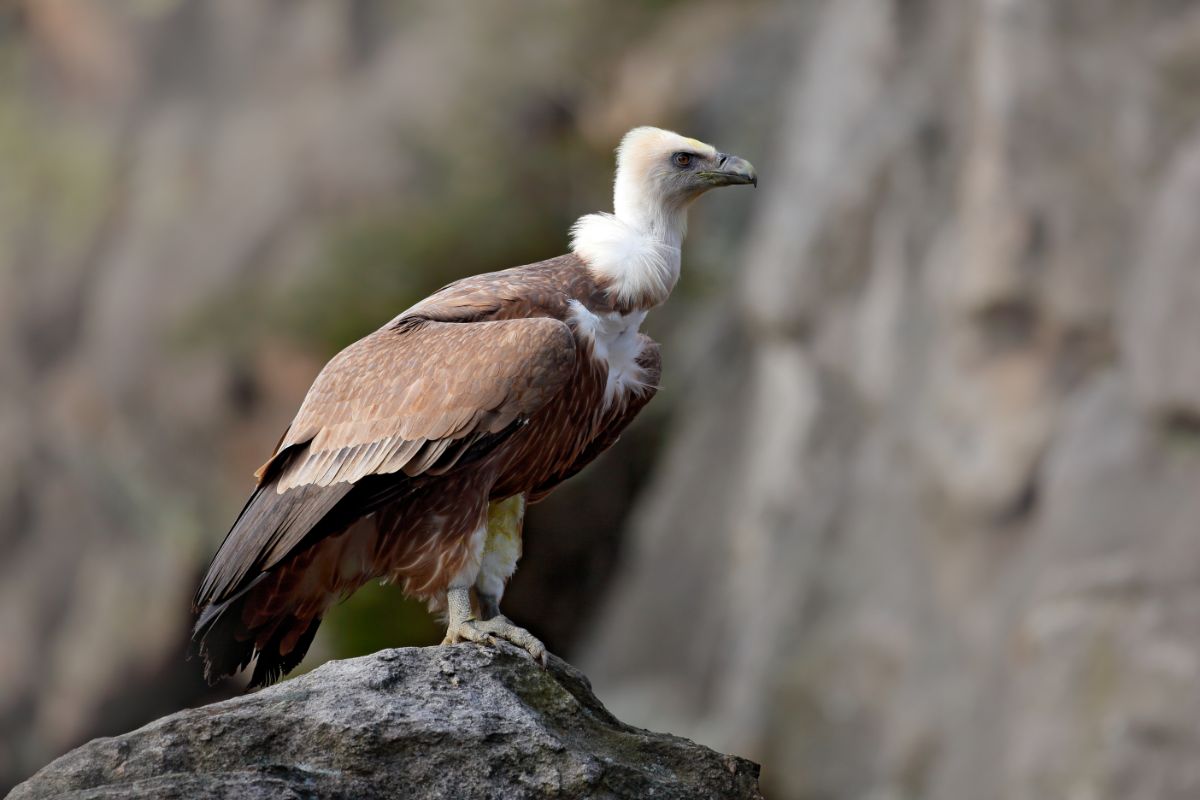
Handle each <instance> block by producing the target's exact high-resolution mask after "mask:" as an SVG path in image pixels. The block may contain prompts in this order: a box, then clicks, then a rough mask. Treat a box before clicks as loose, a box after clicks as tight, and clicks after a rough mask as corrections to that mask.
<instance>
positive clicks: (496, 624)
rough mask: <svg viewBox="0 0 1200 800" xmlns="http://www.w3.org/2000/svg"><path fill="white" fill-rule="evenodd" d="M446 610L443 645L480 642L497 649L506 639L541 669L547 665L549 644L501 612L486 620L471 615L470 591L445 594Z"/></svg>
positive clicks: (451, 591)
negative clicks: (518, 625)
mask: <svg viewBox="0 0 1200 800" xmlns="http://www.w3.org/2000/svg"><path fill="white" fill-rule="evenodd" d="M493 604H494V601H493ZM446 610H447V612H448V615H449V617H450V621H449V623H448V624H447V625H446V638H444V639H442V644H458V643H459V642H478V643H479V644H487V645H493V646H494V645H495V644H496V640H497V639H503V640H505V641H506V642H512V643H513V644H515V645H516V646H517V647H520V648H521V649H523V650H525V651H526V652H527V653H529V655H531V656H533V660H534V661H536V662H537V663H538V664H540V665H541V666H542V667H545V666H546V659H547V655H546V645H544V644H542V643H541V642H540V641H538V639H537V637H536V636H534V635H533V634H532V633H530V632H529V631H527V630H525V629H524V628H518V627H517V626H516V625H513V624H512V622H511V621H510V620H509V619H508V617H506V616H504V615H503V614H501V613H499V612H498V611H497V612H496V613H495V615H494V616H492V617H491V618H490V619H486V620H481V619H476V618H475V617H474V616H472V614H471V594H470V589H462V588H458V589H450V590H449V591H448V592H447V593H446Z"/></svg>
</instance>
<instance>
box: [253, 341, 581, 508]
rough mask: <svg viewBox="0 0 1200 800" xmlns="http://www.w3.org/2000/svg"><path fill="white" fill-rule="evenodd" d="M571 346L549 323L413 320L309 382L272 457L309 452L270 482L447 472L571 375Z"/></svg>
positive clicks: (278, 487) (286, 484)
mask: <svg viewBox="0 0 1200 800" xmlns="http://www.w3.org/2000/svg"><path fill="white" fill-rule="evenodd" d="M574 360H575V341H574V338H573V337H572V335H571V332H570V330H569V329H568V328H567V326H566V325H565V324H563V323H562V322H559V321H558V320H555V319H549V318H537V319H518V320H503V321H495V322H476V323H470V324H463V323H456V322H432V321H427V320H418V321H415V322H414V323H411V324H402V325H401V326H400V327H399V328H398V329H395V328H385V329H383V330H381V331H378V332H377V333H375V334H373V335H371V336H368V337H367V338H365V339H363V340H361V341H360V342H358V343H357V344H355V345H352V346H350V347H349V348H347V349H346V350H344V351H342V352H341V353H340V354H339V355H338V356H337V357H335V358H334V359H333V361H331V362H329V364H328V366H326V368H325V369H324V370H323V371H322V372H321V374H320V375H319V376H318V377H317V380H316V382H315V383H314V384H313V386H312V388H311V389H310V390H309V392H308V396H307V397H306V398H305V399H304V404H303V405H302V406H301V407H300V411H299V412H298V413H297V414H296V419H295V420H294V421H293V422H292V425H291V427H290V429H289V430H288V433H287V435H286V436H284V438H283V441H282V442H281V443H280V446H279V452H280V453H282V452H284V451H286V450H287V449H288V448H291V447H295V446H300V445H307V448H306V450H305V452H304V454H303V456H302V457H300V458H295V459H292V460H291V461H290V462H289V463H288V464H287V466H286V467H285V468H284V469H283V470H282V472H281V473H280V475H279V478H278V479H277V480H276V482H275V491H276V492H277V493H280V494H282V493H283V492H286V491H288V490H289V489H294V488H296V487H299V486H306V485H317V486H329V485H331V484H335V483H341V482H348V483H353V482H355V481H357V480H360V479H361V478H363V477H364V476H366V475H375V474H388V473H392V472H396V471H399V470H404V472H405V473H406V474H408V475H410V476H413V475H419V474H421V473H423V472H427V471H430V470H431V469H432V468H434V466H435V465H437V467H438V468H440V469H443V470H444V469H445V468H446V467H448V466H450V465H451V463H452V461H453V459H452V458H449V459H445V458H442V456H443V455H444V454H445V453H446V452H447V450H450V449H451V448H454V450H452V453H453V452H455V451H458V452H461V450H462V449H464V448H465V446H466V445H467V444H468V443H469V441H471V440H473V439H474V438H477V437H478V436H482V435H486V434H489V433H498V432H500V431H502V430H504V429H505V428H507V427H508V426H509V425H511V424H512V423H513V421H514V420H516V419H517V418H518V417H521V416H527V415H529V414H532V413H533V412H534V411H536V410H537V409H539V408H541V407H542V406H543V405H544V404H545V403H546V401H548V400H549V399H550V398H551V397H553V396H554V395H555V394H556V393H557V392H558V391H559V390H560V389H562V387H563V385H564V384H565V383H566V381H567V378H568V377H569V376H570V373H571V369H572V367H573V365H574Z"/></svg>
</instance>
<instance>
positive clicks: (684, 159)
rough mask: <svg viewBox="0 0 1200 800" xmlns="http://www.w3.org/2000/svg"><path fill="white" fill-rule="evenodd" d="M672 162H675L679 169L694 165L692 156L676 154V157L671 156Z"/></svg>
mask: <svg viewBox="0 0 1200 800" xmlns="http://www.w3.org/2000/svg"><path fill="white" fill-rule="evenodd" d="M671 161H673V162H674V163H675V166H677V167H680V168H682V167H686V166H688V165H689V164H691V163H692V154H691V153H676V154H675V155H673V156H671Z"/></svg>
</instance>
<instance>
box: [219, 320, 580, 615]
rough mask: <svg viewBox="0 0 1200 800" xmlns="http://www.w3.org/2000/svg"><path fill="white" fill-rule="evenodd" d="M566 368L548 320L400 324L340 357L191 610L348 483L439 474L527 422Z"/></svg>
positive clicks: (288, 542) (310, 521)
mask: <svg viewBox="0 0 1200 800" xmlns="http://www.w3.org/2000/svg"><path fill="white" fill-rule="evenodd" d="M574 360H575V342H574V338H573V337H572V335H571V332H570V329H568V328H567V326H566V325H565V324H563V323H562V322H560V321H558V320H555V319H550V318H532V319H514V320H503V321H490V322H472V323H457V322H455V323H451V322H433V321H429V320H426V319H420V318H414V319H401V320H399V321H398V322H397V323H395V324H393V325H390V326H388V327H385V328H382V329H380V330H379V331H376V332H375V333H373V334H371V335H370V336H368V337H366V338H364V339H361V340H360V341H358V342H356V343H355V344H353V345H351V346H350V347H348V348H346V349H345V350H343V351H342V352H341V353H339V354H338V355H337V356H335V357H334V358H333V360H332V361H330V362H329V364H327V365H326V366H325V369H323V370H322V371H321V374H320V375H318V376H317V379H316V381H315V382H314V383H313V386H312V388H311V389H309V392H308V395H307V396H306V397H305V399H304V403H303V404H302V405H301V407H300V411H299V412H298V413H297V414H296V418H295V420H293V422H292V424H291V426H290V427H289V429H288V432H287V433H286V434H285V435H284V438H283V440H282V441H281V442H280V444H279V447H278V448H277V450H276V453H275V455H274V456H272V458H271V460H270V461H268V462H267V464H265V465H264V466H263V468H262V469H260V470H259V477H260V481H261V483H260V486H259V488H258V490H257V491H256V492H255V493H254V495H253V496H252V497H251V498H250V501H249V502H248V503H247V505H246V508H245V509H243V511H242V514H241V516H239V518H238V520H237V521H236V522H235V523H234V526H233V529H232V530H230V532H229V535H228V536H227V537H226V538H225V541H224V543H223V544H222V545H221V548H220V550H218V552H217V555H216V556H215V557H214V558H213V562H212V564H211V566H210V567H209V571H208V574H207V575H206V577H205V579H204V582H203V584H202V585H201V588H200V592H199V593H198V595H197V598H196V604H197V606H201V605H203V604H205V603H209V602H214V601H219V600H222V599H224V598H227V597H229V596H231V595H233V594H234V593H236V592H237V591H239V590H240V589H241V588H242V587H243V586H244V585H245V583H246V581H247V580H250V579H251V578H252V577H253V575H254V574H255V573H258V572H262V571H265V570H269V569H271V568H272V567H274V566H275V565H276V564H278V563H279V562H280V561H282V560H283V559H284V558H285V557H287V555H288V554H289V553H290V552H291V551H292V550H293V549H294V548H295V547H296V546H297V545H298V544H299V543H300V542H301V541H302V540H303V539H304V537H305V536H306V535H308V533H309V532H310V531H311V530H313V528H314V526H315V525H317V523H318V522H320V521H321V519H322V518H323V517H324V516H325V515H326V514H327V513H328V512H330V511H332V510H333V509H334V508H335V506H336V504H337V503H338V502H339V501H340V500H341V499H342V498H343V497H344V496H346V495H347V493H348V492H349V490H350V488H351V486H352V485H354V484H355V482H357V481H360V480H361V479H363V478H365V477H367V476H369V475H384V474H388V473H394V472H397V471H400V470H403V471H404V472H405V473H406V474H408V475H418V474H420V473H422V472H427V471H438V470H445V469H447V468H449V466H451V465H452V464H453V462H454V461H455V460H456V459H457V458H458V456H460V455H461V454H462V453H463V452H464V451H465V450H466V448H467V447H469V446H470V445H471V444H472V443H474V442H476V441H478V440H479V439H480V438H481V437H484V436H487V435H488V434H494V433H498V432H500V431H502V430H504V429H505V428H507V427H508V426H509V425H511V424H512V423H513V422H514V421H515V420H517V419H518V418H519V417H523V416H527V415H529V414H532V413H533V412H535V411H536V410H537V409H539V408H541V407H542V405H544V404H545V403H546V402H547V401H548V400H549V399H550V398H551V397H553V396H554V394H556V393H557V392H558V391H559V390H561V388H562V387H563V386H564V384H565V383H566V381H567V379H568V378H569V376H570V374H571V370H572V369H573V365H574ZM352 521H353V520H348V521H347V524H348V523H349V522H352ZM331 532H336V531H331Z"/></svg>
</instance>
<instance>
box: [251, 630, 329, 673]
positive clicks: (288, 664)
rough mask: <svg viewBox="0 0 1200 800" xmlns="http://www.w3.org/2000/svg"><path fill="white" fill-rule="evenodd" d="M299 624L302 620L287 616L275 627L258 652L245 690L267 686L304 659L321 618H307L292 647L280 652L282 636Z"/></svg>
mask: <svg viewBox="0 0 1200 800" xmlns="http://www.w3.org/2000/svg"><path fill="white" fill-rule="evenodd" d="M299 625H305V622H304V620H299V619H296V618H295V617H288V618H287V619H286V620H285V621H284V623H283V624H282V625H279V626H278V627H277V628H276V629H275V633H274V634H273V635H272V636H271V638H270V639H269V640H268V641H267V644H266V646H265V647H263V649H262V650H260V651H259V653H258V661H257V662H255V664H254V674H253V675H252V676H251V677H250V685H249V686H247V687H246V688H247V690H250V689H257V688H259V687H261V686H268V685H270V684H272V683H274V682H275V681H277V680H279V679H280V678H282V677H283V676H284V675H286V674H288V673H289V672H291V671H292V670H294V669H295V668H296V667H297V666H299V665H300V662H301V661H303V660H304V654H305V653H307V652H308V648H309V647H311V646H312V642H313V637H314V636H316V635H317V628H319V627H321V618H320V617H317V618H316V619H312V620H309V621H308V623H307V627H305V628H304V631H303V633H301V634H300V635H299V638H298V639H296V643H295V644H294V645H292V648H291V649H290V650H288V651H287V652H286V653H281V652H280V649H281V645H282V643H283V639H284V637H285V636H287V634H288V633H289V632H292V631H293V630H294V629H295V628H296V626H299Z"/></svg>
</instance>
